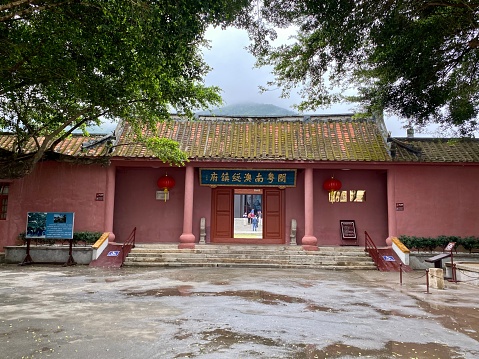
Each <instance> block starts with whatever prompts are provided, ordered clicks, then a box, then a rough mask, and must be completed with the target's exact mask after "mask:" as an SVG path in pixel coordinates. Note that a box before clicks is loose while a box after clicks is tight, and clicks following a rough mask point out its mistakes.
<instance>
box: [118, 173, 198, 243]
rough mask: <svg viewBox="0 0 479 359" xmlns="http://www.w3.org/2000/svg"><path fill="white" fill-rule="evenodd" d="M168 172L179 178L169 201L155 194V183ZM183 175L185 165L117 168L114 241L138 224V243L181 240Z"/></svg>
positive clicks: (123, 239) (122, 237)
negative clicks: (180, 166) (179, 166)
mask: <svg viewBox="0 0 479 359" xmlns="http://www.w3.org/2000/svg"><path fill="white" fill-rule="evenodd" d="M165 173H167V174H168V176H171V177H172V178H173V179H174V180H175V181H176V184H175V187H174V188H173V189H172V190H171V191H170V193H169V194H170V199H169V200H168V201H166V202H165V201H164V200H157V199H156V197H155V196H156V191H157V190H159V188H158V187H157V185H156V182H157V181H158V178H160V177H161V176H163V175H165ZM184 178H185V169H184V168H175V167H162V168H135V167H117V171H116V186H115V212H114V219H113V232H114V233H115V236H116V238H115V241H116V242H124V241H126V239H127V238H128V235H129V234H130V232H131V231H132V230H133V228H134V227H137V231H136V241H137V242H138V243H158V242H165V243H172V242H174V243H178V242H179V237H180V235H181V233H182V229H183V207H184V198H185V196H184V189H185V181H184ZM193 223H195V222H193ZM198 231H199V229H198Z"/></svg>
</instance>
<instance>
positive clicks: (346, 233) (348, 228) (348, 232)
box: [339, 220, 358, 240]
mask: <svg viewBox="0 0 479 359" xmlns="http://www.w3.org/2000/svg"><path fill="white" fill-rule="evenodd" d="M339 225H340V227H341V239H343V240H345V239H354V240H357V239H358V236H357V233H356V222H355V221H353V220H347V221H346V220H341V221H339Z"/></svg>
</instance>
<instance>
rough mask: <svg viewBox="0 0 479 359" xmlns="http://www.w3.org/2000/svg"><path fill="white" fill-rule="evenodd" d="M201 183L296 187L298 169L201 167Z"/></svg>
mask: <svg viewBox="0 0 479 359" xmlns="http://www.w3.org/2000/svg"><path fill="white" fill-rule="evenodd" d="M200 185H202V186H274V187H295V186H296V170H276V169H268V170H264V169H259V170H254V169H250V170H244V169H218V168H215V169H207V168H201V169H200Z"/></svg>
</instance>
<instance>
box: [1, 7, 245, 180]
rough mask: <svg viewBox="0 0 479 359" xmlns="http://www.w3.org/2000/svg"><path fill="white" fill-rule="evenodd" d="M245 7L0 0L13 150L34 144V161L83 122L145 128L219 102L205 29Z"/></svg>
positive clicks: (5, 112)
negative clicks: (211, 82) (204, 52)
mask: <svg viewBox="0 0 479 359" xmlns="http://www.w3.org/2000/svg"><path fill="white" fill-rule="evenodd" d="M247 3H248V2H247V1H245V0H236V1H227V0H218V1H214V0H209V1H202V0H176V1H169V0H162V1H146V0H145V1H142V0H140V1H130V0H108V1H103V0H89V1H82V0H80V1H61V0H57V1H10V2H2V3H1V4H0V18H1V19H3V21H0V129H2V130H6V131H9V132H13V133H14V134H15V136H16V137H17V141H16V143H17V147H16V151H17V153H22V152H23V151H24V148H23V146H24V144H26V143H27V142H28V141H29V139H33V140H34V141H35V142H36V143H37V155H36V156H35V160H34V161H33V165H34V163H35V162H36V161H38V160H41V159H42V156H43V154H44V153H45V151H47V150H49V149H50V150H51V149H53V147H54V145H55V144H57V143H58V141H60V140H61V139H62V138H65V137H66V136H68V135H69V134H70V133H71V132H72V131H73V130H74V129H80V128H84V127H85V126H86V125H90V124H93V123H95V124H97V123H98V122H100V121H103V120H113V121H117V120H119V119H124V120H127V121H129V122H130V123H132V125H133V126H136V127H142V126H143V127H145V126H146V127H149V128H154V127H155V125H156V123H157V122H158V121H163V120H165V119H168V118H169V114H170V112H178V113H183V114H185V115H186V116H190V117H191V116H192V115H193V111H194V110H195V109H198V108H208V107H211V106H216V105H218V104H219V103H220V102H221V98H220V96H219V89H218V88H216V87H206V86H204V84H203V77H204V76H205V74H206V73H207V72H208V71H209V67H208V66H207V64H206V63H205V62H204V61H203V58H202V56H201V52H200V49H201V46H202V45H203V44H204V42H205V40H204V33H205V31H206V29H207V27H208V26H209V25H210V24H213V25H226V24H228V23H230V22H231V21H232V20H233V19H234V18H235V17H236V16H237V15H238V13H239V12H240V11H243V7H244V6H245V5H246V4H247ZM245 11H246V10H245ZM12 14H13V15H12ZM40 138H41V140H40ZM159 153H163V152H161V151H160V152H159ZM166 158H167V157H165V159H166ZM5 173H6V171H5ZM1 176H2V175H1V174H0V177H1Z"/></svg>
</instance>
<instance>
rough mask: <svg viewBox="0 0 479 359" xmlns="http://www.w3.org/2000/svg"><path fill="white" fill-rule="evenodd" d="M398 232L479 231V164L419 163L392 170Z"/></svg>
mask: <svg viewBox="0 0 479 359" xmlns="http://www.w3.org/2000/svg"><path fill="white" fill-rule="evenodd" d="M389 175H390V176H391V181H390V182H392V183H394V187H393V188H392V189H391V190H390V193H389V196H390V198H389V201H390V205H392V206H395V203H404V211H396V210H395V208H393V209H392V210H391V212H393V213H394V215H395V223H394V222H393V224H392V226H391V227H392V228H391V232H392V234H394V235H398V236H399V235H414V236H425V237H436V236H439V235H455V236H461V237H465V236H478V235H479V221H478V216H479V209H478V203H479V186H478V179H479V167H477V166H457V165H450V166H430V165H425V164H421V165H416V166H409V167H401V168H397V167H396V168H394V169H392V170H390V174H389Z"/></svg>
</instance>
